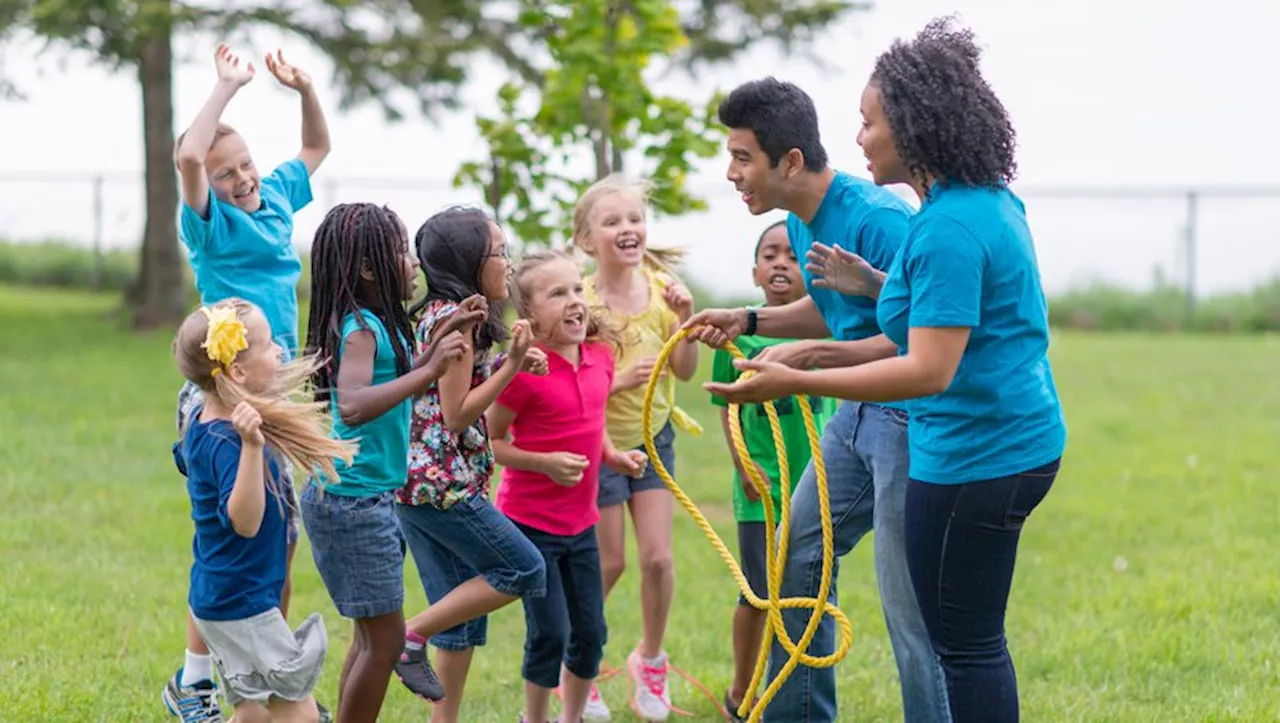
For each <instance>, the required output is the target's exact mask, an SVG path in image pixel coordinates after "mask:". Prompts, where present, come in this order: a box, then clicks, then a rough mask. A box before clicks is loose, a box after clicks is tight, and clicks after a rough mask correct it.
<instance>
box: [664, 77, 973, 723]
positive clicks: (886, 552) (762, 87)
mask: <svg viewBox="0 0 1280 723" xmlns="http://www.w3.org/2000/svg"><path fill="white" fill-rule="evenodd" d="M719 116H720V122H721V123H723V124H724V125H725V126H727V127H728V128H729V140H728V144H727V145H728V150H729V155H730V158H731V160H730V162H729V170H728V173H727V177H728V179H729V181H731V182H732V183H733V184H734V187H735V188H736V189H737V190H738V191H739V192H740V193H741V194H742V200H743V202H744V203H745V204H746V206H747V210H748V211H750V212H751V213H752V214H753V215H759V214H763V213H765V212H767V211H771V210H774V209H783V210H785V211H788V212H790V215H789V216H788V218H787V233H788V236H789V237H790V241H791V245H792V248H793V249H794V250H795V254H796V258H797V259H801V260H806V259H807V260H813V259H814V258H816V256H815V255H813V254H811V251H813V250H815V244H821V245H822V246H821V247H817V248H816V250H817V251H818V252H819V254H821V253H823V252H824V250H825V249H829V248H832V247H838V248H840V249H843V250H845V251H848V252H852V253H854V254H857V255H858V256H860V257H862V258H863V259H865V261H866V262H867V263H868V264H870V265H871V266H873V267H875V268H877V269H883V268H888V267H889V265H890V264H891V263H892V262H893V259H894V258H895V257H896V256H897V254H898V251H899V248H900V247H901V245H902V243H903V240H904V239H905V238H906V235H907V231H908V228H909V226H910V221H911V217H912V213H913V212H912V209H911V207H910V206H908V205H907V204H906V203H905V202H903V201H902V200H901V199H899V198H898V197H897V196H895V195H893V194H892V193H890V192H889V191H886V190H884V189H882V188H880V187H878V186H876V185H875V184H874V183H871V182H870V181H866V180H862V179H859V178H855V177H853V176H851V175H849V174H847V173H842V172H838V171H836V170H834V169H832V168H831V167H830V166H829V165H828V163H827V154H826V150H825V149H824V148H823V147H822V143H821V140H820V137H819V133H818V119H817V112H816V111H815V109H814V106H813V101H812V100H811V99H810V98H809V96H808V95H807V94H806V93H805V92H804V91H802V90H801V89H799V88H797V87H796V86H794V85H792V84H790V83H784V82H781V81H778V80H775V79H773V78H765V79H763V80H758V81H753V82H750V83H746V84H743V85H741V86H739V87H738V88H736V89H735V90H734V91H733V92H732V93H730V94H729V96H728V98H726V99H725V101H724V102H723V103H722V104H721V105H720V109H719ZM804 281H805V288H806V289H807V290H808V292H809V296H807V297H805V298H804V299H801V300H800V301H796V302H794V303H791V304H788V305H786V306H780V307H765V308H760V309H710V310H706V311H703V312H701V313H699V314H696V315H694V316H693V318H691V319H690V320H689V321H688V322H687V323H686V324H685V326H686V328H693V327H702V329H700V330H699V331H697V332H695V333H694V337H696V338H698V339H701V340H702V341H705V342H707V343H710V344H712V345H716V346H718V345H720V344H722V343H723V342H724V341H725V340H731V339H733V338H735V337H737V336H739V335H742V334H748V335H750V334H761V335H765V336H774V337H791V338H797V339H805V340H806V341H800V342H793V343H790V344H780V345H778V346H775V347H771V348H770V349H768V350H766V351H765V352H764V353H762V354H761V355H760V357H759V358H760V359H761V360H767V361H778V362H782V363H785V364H787V365H789V366H793V367H798V368H813V367H838V366H849V365H853V364H859V363H863V362H867V361H873V360H875V359H881V358H884V357H886V356H893V355H894V354H896V353H897V346H896V345H895V344H893V342H891V341H889V340H888V339H886V338H885V337H884V335H883V334H882V333H881V330H880V327H879V325H878V323H877V321H876V302H875V301H874V300H873V299H869V298H864V297H854V296H845V295H843V294H840V293H837V292H835V291H832V290H831V289H829V288H824V286H823V284H822V283H815V279H814V276H813V273H812V269H811V268H809V267H808V265H806V267H805V271H804ZM826 337H834V339H835V341H820V340H822V339H825V338H826ZM821 448H822V455H823V459H824V460H825V462H826V470H827V480H828V484H827V487H828V491H829V499H830V509H831V519H832V521H833V523H834V527H833V537H834V540H833V541H834V548H835V549H834V553H835V556H836V557H837V558H839V557H843V556H844V555H845V554H847V553H848V552H849V551H850V550H851V549H853V547H854V546H855V545H856V544H857V543H858V541H859V540H861V539H862V537H863V536H864V535H866V534H867V532H869V531H870V530H871V529H872V528H874V529H875V531H876V534H875V565H876V578H877V582H878V584H879V588H880V598H881V606H882V608H883V610H884V616H885V622H886V624H887V626H888V630H889V638H890V641H891V643H892V645H893V650H894V657H895V658H896V660H897V664H898V676H899V679H900V681H901V684H902V700H903V709H904V712H905V717H906V720H908V721H912V723H916V722H917V721H923V722H924V723H929V722H931V721H938V722H939V723H948V722H949V721H950V712H949V708H948V702H947V697H946V692H945V691H946V684H945V681H944V680H943V677H942V669H941V667H940V666H939V664H938V661H937V656H936V655H935V654H934V652H933V647H932V644H931V642H930V640H929V636H928V631H927V629H926V627H925V624H924V619H923V617H922V616H921V614H920V609H919V605H918V604H917V603H916V596H915V592H914V589H913V588H912V584H911V577H910V572H909V570H908V568H907V562H906V534H905V529H904V517H905V511H906V488H907V415H906V411H905V407H903V406H902V405H901V404H900V403H888V404H867V403H859V402H844V403H842V404H841V405H840V408H839V410H838V411H837V412H836V414H835V416H834V417H833V418H832V419H831V421H830V422H829V423H828V424H827V426H826V428H825V430H824V431H823V434H822V439H821ZM790 524H791V530H790V534H789V550H788V554H787V560H786V566H785V568H784V570H783V578H782V589H781V593H780V594H781V596H782V597H784V598H787V597H807V598H812V597H815V596H816V595H817V593H818V588H819V584H820V582H821V568H822V528H821V521H820V513H819V503H818V493H817V477H816V475H815V474H814V470H813V465H812V464H810V465H809V466H808V468H807V469H806V470H805V473H804V476H803V478H801V480H800V482H799V484H798V485H797V487H796V492H795V497H794V499H793V502H792V507H791V519H790ZM833 577H834V573H833ZM830 599H831V601H832V602H835V599H836V593H835V585H834V584H833V585H832V587H831V596H830ZM811 614H812V612H811V611H810V610H786V611H784V612H783V619H784V621H785V623H786V628H787V632H788V635H789V636H790V637H791V638H792V640H799V639H800V636H801V635H802V634H803V632H804V629H805V626H806V624H807V623H808V620H809V617H810V615H811ZM834 651H835V623H834V621H833V620H832V619H831V618H830V617H824V618H823V619H822V623H821V625H820V626H819V628H818V632H817V634H816V635H815V636H814V638H813V643H812V644H811V645H810V646H809V649H808V653H809V654H810V655H814V656H824V655H830V654H831V653H833V652H834ZM788 657H789V656H788V655H787V653H786V651H785V650H783V648H782V647H781V645H779V644H777V643H775V644H774V646H773V649H772V651H771V653H770V661H769V677H770V678H771V679H772V678H773V677H774V676H776V675H777V674H778V672H779V671H780V670H781V668H782V666H783V665H784V664H785V663H786V661H787V659H788ZM764 719H765V720H766V721H786V722H787V723H800V722H803V721H834V720H836V719H837V705H836V685H835V671H834V669H832V668H829V667H828V668H817V669H815V668H810V667H807V666H803V665H802V666H799V667H797V668H796V669H795V670H794V672H793V673H792V674H791V676H790V677H789V678H788V679H787V681H786V682H785V683H784V684H783V686H782V687H781V689H780V690H779V692H778V694H777V696H776V697H775V698H774V699H773V701H772V703H771V704H770V705H769V707H768V709H767V710H766V711H765V714H764Z"/></svg>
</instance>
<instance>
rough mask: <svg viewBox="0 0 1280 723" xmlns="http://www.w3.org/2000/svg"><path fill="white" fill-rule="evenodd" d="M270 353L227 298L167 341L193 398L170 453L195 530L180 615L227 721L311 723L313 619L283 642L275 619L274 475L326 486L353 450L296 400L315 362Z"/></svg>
mask: <svg viewBox="0 0 1280 723" xmlns="http://www.w3.org/2000/svg"><path fill="white" fill-rule="evenodd" d="M281 354H282V350H281V348H280V346H279V345H278V344H276V342H275V341H273V340H272V334H271V326H270V324H269V323H268V322H267V318H266V316H265V315H264V314H263V313H262V310H261V309H259V308H258V307H257V306H255V305H253V304H251V303H249V302H247V301H244V300H242V299H234V298H233V299H228V300H226V301H222V302H219V303H217V304H214V305H213V306H203V307H201V308H200V309H198V310H197V311H195V312H194V313H192V314H191V315H190V316H188V317H187V319H186V320H185V321H184V322H183V324H182V326H181V328H180V329H179V330H178V334H177V338H176V339H175V341H174V356H175V358H176V359H177V363H178V369H179V370H180V371H181V372H182V376H183V377H185V378H186V379H187V381H189V382H190V383H191V384H193V385H194V386H196V387H198V388H199V389H200V391H201V392H202V401H201V402H199V403H198V404H197V406H196V407H195V408H194V409H193V410H192V413H191V415H190V416H189V417H188V421H187V424H186V429H185V430H184V432H183V436H182V439H181V441H179V442H178V443H177V444H175V445H174V460H175V462H176V463H177V465H178V468H179V469H180V470H181V471H182V473H183V474H184V475H186V478H187V491H188V494H189V495H190V497H191V517H192V519H193V520H194V521H195V540H194V544H193V545H192V548H193V551H194V557H195V560H194V563H193V564H192V566H191V585H190V592H189V597H188V605H189V606H190V611H191V619H192V622H193V623H194V625H195V628H196V630H197V631H198V632H199V634H200V636H201V638H203V639H204V641H205V643H206V644H207V645H208V647H209V651H210V653H211V654H212V657H213V659H214V661H215V663H216V664H217V666H218V669H219V670H220V671H221V673H222V678H223V681H224V684H225V686H226V688H225V694H226V698H227V703H228V704H230V705H232V706H233V707H234V708H235V711H236V715H235V718H236V720H265V719H268V718H267V717H270V718H274V717H282V718H283V717H287V718H289V719H290V720H293V719H295V718H298V717H301V719H310V720H317V719H318V717H319V711H318V709H317V707H316V702H315V700H314V698H312V690H314V688H315V685H316V681H317V679H318V678H319V677H320V671H321V669H322V667H323V664H324V658H325V652H326V649H327V637H326V633H325V628H324V621H323V620H322V619H321V618H320V615H319V614H318V613H313V614H312V615H311V616H310V617H308V618H307V619H306V620H305V621H304V622H303V623H302V625H300V626H299V627H298V629H297V631H296V632H294V631H292V630H290V629H289V624H288V622H287V621H286V620H285V617H284V614H283V613H282V611H281V603H282V600H281V597H282V592H283V588H284V583H285V576H286V570H287V558H288V546H289V542H288V526H289V519H290V513H289V509H288V507H289V506H290V505H291V504H292V502H291V499H292V496H291V494H290V493H289V491H288V488H287V486H286V484H287V482H286V480H285V478H284V475H283V474H282V473H283V471H284V467H285V463H286V460H287V461H288V462H291V463H292V464H293V466H294V468H296V469H310V470H314V471H315V473H316V474H318V475H320V476H322V477H329V478H334V477H336V476H337V473H336V471H335V468H334V459H335V458H338V459H346V460H350V459H351V458H352V455H353V453H354V451H355V449H356V445H355V444H353V443H351V442H343V441H339V440H334V439H330V438H329V435H328V419H327V414H326V411H327V409H326V405H324V404H317V403H313V402H307V401H302V400H301V399H300V398H301V397H302V395H303V394H305V391H306V386H307V380H308V378H309V377H310V375H311V374H312V373H313V372H314V370H315V369H316V367H317V363H316V360H315V359H314V358H310V357H308V358H303V359H299V360H298V361H296V362H293V363H291V364H288V365H284V366H282V365H281ZM264 716H265V717H264Z"/></svg>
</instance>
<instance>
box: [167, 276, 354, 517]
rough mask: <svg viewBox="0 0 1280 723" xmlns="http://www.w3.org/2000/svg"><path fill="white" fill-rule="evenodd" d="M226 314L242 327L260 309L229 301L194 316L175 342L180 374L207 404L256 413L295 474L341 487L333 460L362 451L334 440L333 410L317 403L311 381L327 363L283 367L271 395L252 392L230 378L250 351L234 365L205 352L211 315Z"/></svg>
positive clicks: (306, 361)
mask: <svg viewBox="0 0 1280 723" xmlns="http://www.w3.org/2000/svg"><path fill="white" fill-rule="evenodd" d="M226 310H230V311H232V312H234V315H235V318H236V319H238V320H239V321H240V322H241V323H243V322H244V320H245V319H246V317H247V316H248V315H249V314H250V313H251V312H253V311H255V310H258V307H256V306H254V305H253V304H251V303H250V302H248V301H245V300H243V299H227V300H225V301H220V302H218V303H217V304H214V305H212V306H211V307H201V308H200V309H197V310H196V311H195V312H193V313H192V314H191V315H190V316H188V317H187V318H186V320H185V321H183V323H182V326H181V327H179V329H178V333H177V336H176V337H175V338H174V343H173V353H174V358H175V359H176V360H177V363H178V370H179V371H180V372H181V373H182V376H183V377H185V378H186V379H187V380H188V381H190V382H191V383H192V384H195V385H196V386H197V387H199V388H200V390H201V391H202V392H203V393H204V395H205V397H206V398H208V397H211V396H212V397H215V398H217V399H218V401H220V402H221V403H222V404H223V405H224V406H225V407H227V408H228V409H234V408H235V407H236V406H237V405H239V404H240V403H241V402H246V403H248V404H249V406H251V407H253V408H254V409H255V410H256V411H257V412H258V414H259V415H261V416H262V427H261V429H262V436H263V438H264V439H265V440H266V441H267V443H268V444H269V445H271V447H272V448H273V449H274V450H275V451H276V452H278V453H279V454H280V455H281V456H282V457H284V458H285V459H287V460H288V461H289V462H290V463H292V465H293V467H294V470H295V471H296V473H298V474H302V475H306V476H315V477H316V478H317V480H318V481H320V482H321V483H322V484H323V483H324V481H325V480H330V481H333V482H336V481H337V480H338V472H337V469H336V467H335V466H334V460H335V459H341V460H343V461H344V462H346V463H347V464H350V463H351V461H352V459H353V458H354V456H355V453H356V451H357V449H358V446H357V445H356V444H355V443H354V442H349V441H342V440H337V439H333V438H331V437H330V436H329V428H330V426H331V423H332V422H331V418H330V413H329V405H328V404H327V403H324V402H316V401H314V395H313V394H312V393H311V385H310V379H311V377H312V375H313V374H314V373H315V372H316V370H317V369H319V368H320V367H321V366H322V365H323V360H321V359H319V358H317V357H316V356H314V355H311V356H303V357H300V358H298V359H296V360H294V361H292V362H290V363H288V364H284V365H281V367H280V368H279V370H278V371H277V372H276V379H275V383H274V384H273V385H272V388H271V389H270V390H269V391H268V392H265V393H262V394H254V393H252V392H250V391H249V390H248V389H246V388H245V387H244V385H242V384H240V383H239V382H237V381H235V380H234V379H232V378H231V375H230V374H228V373H225V372H226V370H227V369H229V368H230V366H231V364H232V363H234V359H235V358H236V357H238V356H239V354H240V353H242V352H243V351H245V350H247V348H248V347H247V346H243V347H241V348H240V349H239V350H237V351H233V352H231V354H233V356H232V361H231V362H229V363H228V362H225V361H224V362H221V363H220V362H216V361H212V360H211V359H210V358H209V352H208V351H206V348H205V344H206V343H207V340H208V339H209V326H210V317H211V312H218V311H226ZM258 313H261V311H258ZM246 343H247V342H246ZM276 492H277V494H278V491H276Z"/></svg>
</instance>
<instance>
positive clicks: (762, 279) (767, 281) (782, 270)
mask: <svg viewBox="0 0 1280 723" xmlns="http://www.w3.org/2000/svg"><path fill="white" fill-rule="evenodd" d="M751 278H752V279H753V280H754V281H755V283H756V286H759V287H760V288H761V289H763V290H764V298H765V301H766V302H767V303H768V304H769V306H781V305H782V304H789V303H791V302H792V301H795V300H797V299H800V298H803V297H804V294H805V291H804V279H803V278H802V277H801V276H800V264H798V263H797V262H796V256H795V253H793V252H792V250H791V242H790V240H788V238H787V229H786V228H785V227H783V226H775V227H774V228H771V229H769V230H768V232H766V233H765V235H764V239H762V240H761V241H760V250H759V251H757V252H756V266H755V268H754V269H753V270H752V271H751Z"/></svg>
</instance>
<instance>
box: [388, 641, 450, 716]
mask: <svg viewBox="0 0 1280 723" xmlns="http://www.w3.org/2000/svg"><path fill="white" fill-rule="evenodd" d="M396 677H397V678H399V679H400V682H401V683H404V687H406V688H408V689H409V690H411V691H413V694H414V695H416V696H418V697H421V698H426V699H427V700H429V701H431V702H432V703H438V702H440V701H442V700H444V686H443V685H441V684H440V679H439V678H437V677H436V671H434V670H432V669H431V661H430V660H428V659H427V649H426V647H421V648H418V649H417V650H410V649H409V648H407V647H406V648H405V649H404V650H403V651H401V653H400V660H399V661H398V662H397V663H396Z"/></svg>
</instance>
